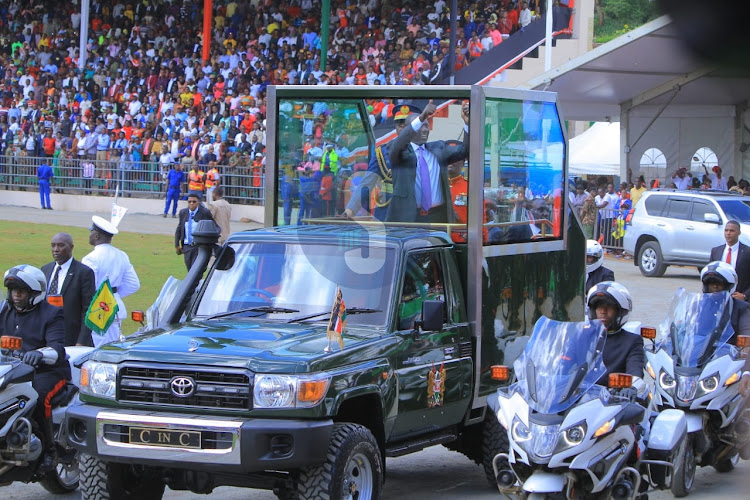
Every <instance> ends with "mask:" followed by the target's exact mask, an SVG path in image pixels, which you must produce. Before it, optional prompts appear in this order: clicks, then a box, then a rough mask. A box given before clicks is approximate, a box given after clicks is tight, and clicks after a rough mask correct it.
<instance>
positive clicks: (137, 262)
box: [0, 221, 186, 334]
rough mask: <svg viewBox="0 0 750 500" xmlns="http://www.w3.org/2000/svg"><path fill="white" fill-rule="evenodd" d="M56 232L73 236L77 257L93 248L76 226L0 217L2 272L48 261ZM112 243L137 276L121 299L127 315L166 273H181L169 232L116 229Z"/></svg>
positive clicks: (145, 302)
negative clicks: (137, 282)
mask: <svg viewBox="0 0 750 500" xmlns="http://www.w3.org/2000/svg"><path fill="white" fill-rule="evenodd" d="M59 232H66V233H69V234H70V235H71V236H73V242H74V245H75V247H74V249H73V256H74V257H75V258H76V259H78V260H81V259H82V258H83V257H84V256H85V255H86V254H87V253H89V252H90V251H91V249H92V248H93V247H91V246H90V245H89V231H88V230H86V229H82V228H80V227H71V226H57V225H52V224H31V223H26V222H24V223H18V222H10V221H0V241H2V242H3V243H4V248H3V250H2V253H1V254H0V271H1V272H2V273H5V271H6V270H7V269H9V268H11V267H13V266H15V265H18V264H31V265H33V266H37V267H42V266H43V265H44V264H46V263H48V262H51V261H52V253H51V252H50V241H51V240H52V236H54V235H55V234H57V233H59ZM112 243H113V244H114V246H116V247H117V248H119V249H121V250H123V251H124V252H126V253H127V254H128V256H129V257H130V262H132V263H133V266H134V267H135V270H136V272H137V273H138V277H139V278H140V280H141V289H140V290H139V291H138V292H136V293H134V294H133V295H131V296H130V297H127V298H126V299H125V306H126V307H127V309H128V316H129V315H130V311H133V310H135V309H140V310H143V311H145V310H146V309H147V308H148V307H149V306H150V305H151V304H152V303H153V301H154V299H155V298H156V295H157V294H158V293H159V290H161V287H162V285H163V284H164V281H165V280H166V279H167V278H168V277H169V276H170V275H171V276H174V277H176V278H178V279H182V278H184V277H185V274H186V271H185V263H184V261H183V258H182V256H180V255H177V254H175V252H174V237H173V236H170V235H157V234H138V233H120V234H118V235H117V236H115V237H114V239H113V240H112ZM4 292H5V290H4V289H3V294H4ZM139 326H140V325H139V324H137V323H134V322H133V321H131V320H130V319H128V320H127V321H125V322H123V332H124V333H126V334H127V333H132V332H133V331H135V330H136V329H137V328H138V327H139Z"/></svg>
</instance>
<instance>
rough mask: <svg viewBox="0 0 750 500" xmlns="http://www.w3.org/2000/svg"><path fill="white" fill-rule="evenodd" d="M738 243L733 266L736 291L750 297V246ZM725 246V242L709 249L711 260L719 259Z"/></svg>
mask: <svg viewBox="0 0 750 500" xmlns="http://www.w3.org/2000/svg"><path fill="white" fill-rule="evenodd" d="M739 245H740V247H739V250H738V251H737V264H736V265H735V267H734V270H735V271H736V272H737V291H738V292H740V293H742V294H744V295H745V297H746V298H750V248H749V247H748V246H747V245H743V244H742V243H739ZM726 246H727V245H726V243H725V244H723V245H719V246H717V247H713V248H712V249H711V262H713V261H715V260H721V256H722V254H723V253H724V249H725V248H726Z"/></svg>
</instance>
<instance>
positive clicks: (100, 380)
mask: <svg viewBox="0 0 750 500" xmlns="http://www.w3.org/2000/svg"><path fill="white" fill-rule="evenodd" d="M81 393H83V394H88V395H90V396H96V397H99V398H107V399H115V396H116V394H117V365H113V364H111V363H99V362H98V361H86V362H85V363H84V364H83V366H82V367H81Z"/></svg>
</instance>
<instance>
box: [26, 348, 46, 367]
mask: <svg viewBox="0 0 750 500" xmlns="http://www.w3.org/2000/svg"><path fill="white" fill-rule="evenodd" d="M42 359H44V354H42V353H41V352H39V351H28V352H26V353H24V355H23V362H24V363H26V364H27V365H30V366H33V367H34V368H36V367H37V366H38V365H39V363H41V362H42Z"/></svg>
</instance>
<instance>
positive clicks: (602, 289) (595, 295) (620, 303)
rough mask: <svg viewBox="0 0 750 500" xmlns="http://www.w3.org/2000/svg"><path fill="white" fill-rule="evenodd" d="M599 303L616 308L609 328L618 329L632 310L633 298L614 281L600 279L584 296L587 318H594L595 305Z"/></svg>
mask: <svg viewBox="0 0 750 500" xmlns="http://www.w3.org/2000/svg"><path fill="white" fill-rule="evenodd" d="M601 303H605V304H611V305H613V306H615V307H616V308H617V314H616V315H615V320H614V323H613V324H612V325H611V326H610V328H609V330H610V331H619V330H620V329H621V328H622V325H624V324H625V323H627V322H628V318H630V311H632V310H633V299H632V297H631V296H630V292H628V289H627V288H625V287H624V286H623V285H621V284H620V283H617V282H615V281H602V282H601V283H599V284H598V285H596V286H592V287H591V290H589V293H588V294H587V296H586V305H588V307H589V318H596V307H597V306H598V305H599V304H601Z"/></svg>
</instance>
